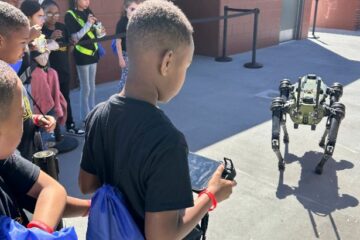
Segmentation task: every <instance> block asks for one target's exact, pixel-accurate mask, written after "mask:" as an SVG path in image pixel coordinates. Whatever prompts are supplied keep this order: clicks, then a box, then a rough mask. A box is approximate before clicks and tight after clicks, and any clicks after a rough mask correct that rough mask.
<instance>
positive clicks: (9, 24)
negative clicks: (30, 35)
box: [0, 1, 29, 36]
mask: <svg viewBox="0 0 360 240" xmlns="http://www.w3.org/2000/svg"><path fill="white" fill-rule="evenodd" d="M23 27H29V20H28V18H27V17H26V16H25V15H24V13H22V12H21V10H20V9H18V8H16V7H14V6H12V5H11V4H8V3H6V2H2V1H0V35H2V36H8V35H9V34H10V33H12V32H14V31H18V30H19V29H20V28H23Z"/></svg>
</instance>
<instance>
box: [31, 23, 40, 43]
mask: <svg viewBox="0 0 360 240" xmlns="http://www.w3.org/2000/svg"><path fill="white" fill-rule="evenodd" d="M40 35H41V27H40V26H39V25H37V24H36V25H33V26H32V27H31V28H30V36H29V42H31V41H33V40H34V39H36V38H38V37H40Z"/></svg>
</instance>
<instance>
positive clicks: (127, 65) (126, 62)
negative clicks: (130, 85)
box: [118, 51, 129, 92]
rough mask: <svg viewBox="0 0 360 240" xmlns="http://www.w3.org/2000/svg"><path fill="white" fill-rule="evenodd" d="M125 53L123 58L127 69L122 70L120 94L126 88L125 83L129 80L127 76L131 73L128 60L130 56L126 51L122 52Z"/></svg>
mask: <svg viewBox="0 0 360 240" xmlns="http://www.w3.org/2000/svg"><path fill="white" fill-rule="evenodd" d="M122 53H123V57H124V60H125V64H126V67H125V68H123V69H121V78H120V81H119V84H118V86H119V92H121V91H122V90H123V88H124V86H125V83H126V79H127V76H128V72H129V59H128V55H127V53H126V52H125V51H123V52H122Z"/></svg>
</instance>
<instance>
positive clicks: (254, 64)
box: [244, 8, 263, 68]
mask: <svg viewBox="0 0 360 240" xmlns="http://www.w3.org/2000/svg"><path fill="white" fill-rule="evenodd" d="M259 14H260V9H258V8H255V9H254V32H253V45H252V60H251V62H249V63H245V64H244V67H246V68H262V67H263V65H262V64H261V63H257V62H256V42H257V30H258V21H259Z"/></svg>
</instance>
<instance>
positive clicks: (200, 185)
mask: <svg viewBox="0 0 360 240" xmlns="http://www.w3.org/2000/svg"><path fill="white" fill-rule="evenodd" d="M188 164H189V171H190V180H191V188H192V190H193V191H194V192H201V191H203V190H204V189H205V188H207V186H208V183H209V180H210V178H211V177H212V176H213V174H214V172H215V171H216V169H217V168H218V166H219V165H220V164H221V162H220V161H215V160H213V159H210V158H206V157H203V156H200V155H198V154H195V153H192V152H190V153H189V155H188Z"/></svg>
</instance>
